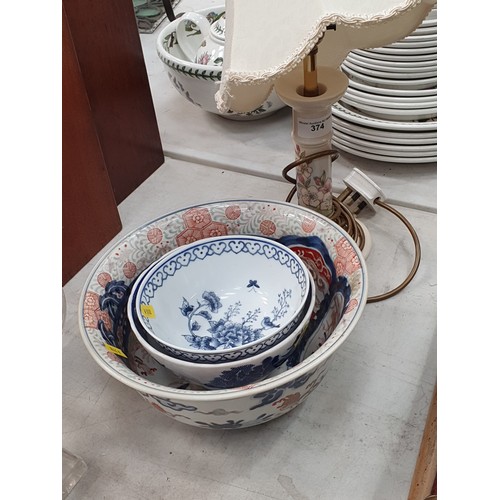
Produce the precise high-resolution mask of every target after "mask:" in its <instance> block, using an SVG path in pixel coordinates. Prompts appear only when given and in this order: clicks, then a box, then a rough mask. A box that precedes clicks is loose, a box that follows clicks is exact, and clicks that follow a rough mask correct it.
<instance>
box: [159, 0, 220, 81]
mask: <svg viewBox="0 0 500 500" xmlns="http://www.w3.org/2000/svg"><path fill="white" fill-rule="evenodd" d="M225 8H226V7H225V5H224V4H221V5H214V6H212V7H206V8H204V9H199V10H195V11H193V12H197V13H198V14H203V15H205V14H208V13H209V12H212V11H214V10H219V9H222V10H225ZM179 23H180V19H175V20H174V21H171V22H170V23H168V24H167V25H166V26H165V27H164V28H163V29H162V30H161V31H160V32H159V33H158V36H157V38H156V51H157V53H158V55H159V56H160V58H162V57H163V58H165V59H166V60H169V61H171V62H172V63H174V64H178V65H180V66H188V67H190V68H193V69H195V70H199V71H209V72H211V73H217V74H222V66H215V65H212V64H198V63H195V62H192V61H188V60H185V59H179V58H178V57H176V56H174V55H173V54H171V53H170V52H168V51H167V50H166V49H165V48H164V47H163V42H164V40H165V38H166V37H167V36H168V35H171V34H172V33H173V32H175V30H176V29H177V26H178V25H179Z"/></svg>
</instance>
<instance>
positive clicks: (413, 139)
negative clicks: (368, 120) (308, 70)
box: [332, 116, 437, 145]
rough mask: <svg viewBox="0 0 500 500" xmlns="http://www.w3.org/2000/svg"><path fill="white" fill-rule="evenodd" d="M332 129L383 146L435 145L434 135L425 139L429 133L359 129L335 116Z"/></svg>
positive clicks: (435, 135) (435, 138) (358, 126)
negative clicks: (382, 144)
mask: <svg viewBox="0 0 500 500" xmlns="http://www.w3.org/2000/svg"><path fill="white" fill-rule="evenodd" d="M332 127H333V130H334V131H340V132H344V133H346V134H348V135H351V136H352V137H357V138H358V139H365V140H367V141H372V142H382V143H384V144H406V145H412V144H427V145H436V144H437V134H436V133H433V135H434V136H433V137H426V135H428V134H429V132H391V131H388V130H377V129H371V128H369V127H361V126H360V125H355V124H354V123H349V122H346V121H344V120H342V119H341V118H337V117H336V116H332Z"/></svg>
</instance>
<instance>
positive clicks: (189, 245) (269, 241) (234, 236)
mask: <svg viewBox="0 0 500 500" xmlns="http://www.w3.org/2000/svg"><path fill="white" fill-rule="evenodd" d="M236 239H241V240H250V241H252V240H253V241H258V242H261V243H266V244H269V245H272V246H275V247H277V248H279V249H281V250H282V251H283V252H285V253H286V254H287V255H289V256H290V257H291V258H293V259H294V260H295V261H296V262H297V264H298V266H299V267H300V269H302V272H303V276H304V277H305V285H304V295H303V296H302V298H301V299H300V302H299V303H298V307H297V309H296V310H295V311H294V312H293V314H292V315H290V316H289V318H288V320H287V322H286V323H285V324H283V325H282V326H281V327H279V328H278V329H277V330H274V331H270V332H268V334H267V335H264V336H263V337H262V338H260V339H257V340H254V341H252V342H248V343H247V344H244V345H243V346H237V347H231V348H227V349H216V350H215V351H209V353H213V354H229V353H233V352H237V351H240V350H241V349H248V348H249V347H252V346H255V345H256V344H259V343H260V342H262V341H264V340H267V339H269V338H271V337H275V336H276V335H279V334H280V332H282V331H283V329H284V328H285V327H286V326H288V325H289V324H290V323H297V320H298V318H299V316H300V315H301V313H302V312H303V310H304V307H305V306H306V305H307V301H308V297H309V290H310V288H311V278H310V274H309V272H308V269H307V266H306V265H305V264H304V262H303V261H302V259H301V258H300V257H299V256H298V255H297V254H296V253H295V252H293V251H292V250H291V249H290V248H289V247H287V246H286V245H283V244H282V243H280V242H279V241H275V240H272V239H270V238H266V237H265V236H259V235H250V234H226V235H221V236H212V237H209V238H203V239H202V240H196V241H193V242H190V243H186V244H185V245H181V246H179V247H176V248H174V249H173V250H171V251H169V252H167V253H166V254H164V255H163V256H162V257H160V258H159V259H158V260H157V261H156V262H155V263H154V264H153V265H152V266H151V267H148V268H147V270H146V271H145V274H144V277H143V279H142V280H141V281H140V284H139V285H138V286H137V300H135V301H134V304H133V306H134V307H135V311H136V314H137V318H138V320H139V324H140V325H141V326H142V327H143V328H145V329H146V330H147V331H148V333H149V335H151V336H152V337H153V338H154V339H155V340H157V341H158V342H160V343H162V344H164V345H165V346H166V347H167V348H170V349H174V350H178V351H182V352H184V353H186V354H198V355H202V354H203V351H202V350H200V349H190V348H186V347H183V346H179V345H176V344H173V343H172V342H171V341H169V340H166V339H162V338H160V337H159V336H158V334H157V333H156V332H154V331H153V330H152V329H150V328H147V327H146V325H145V324H144V321H143V315H142V314H141V313H140V299H139V296H140V294H141V292H142V291H143V290H144V288H145V287H146V286H147V283H148V282H149V281H150V280H151V279H152V276H153V275H154V274H155V273H156V272H157V271H158V270H159V269H160V268H161V267H162V266H163V265H165V263H166V262H168V261H169V260H170V259H173V258H175V257H177V256H179V255H181V254H183V253H185V252H186V251H190V250H192V249H193V248H196V247H198V246H199V245H202V244H210V243H212V242H217V241H221V240H222V241H225V240H236ZM282 267H283V266H282ZM297 288H300V285H299V284H298V282H297ZM296 326H297V325H296ZM287 337H288V335H287ZM176 338H177V336H176Z"/></svg>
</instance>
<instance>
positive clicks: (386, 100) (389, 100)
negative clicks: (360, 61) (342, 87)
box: [344, 87, 437, 109]
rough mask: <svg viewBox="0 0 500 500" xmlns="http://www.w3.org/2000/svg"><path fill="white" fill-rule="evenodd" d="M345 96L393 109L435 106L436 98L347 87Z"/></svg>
mask: <svg viewBox="0 0 500 500" xmlns="http://www.w3.org/2000/svg"><path fill="white" fill-rule="evenodd" d="M344 96H345V97H349V98H350V99H352V100H354V101H356V102H361V103H364V104H371V105H372V106H378V107H380V108H393V109H423V108H435V107H437V98H436V97H435V96H434V97H410V98H405V97H386V96H379V95H376V94H370V93H368V92H360V91H359V90H356V89H353V88H351V87H347V90H346V91H345V94H344Z"/></svg>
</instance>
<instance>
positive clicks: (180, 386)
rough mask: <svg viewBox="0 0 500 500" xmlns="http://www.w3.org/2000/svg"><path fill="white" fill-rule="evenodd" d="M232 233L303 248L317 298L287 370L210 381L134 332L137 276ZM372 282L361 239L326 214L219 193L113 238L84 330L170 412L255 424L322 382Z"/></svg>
mask: <svg viewBox="0 0 500 500" xmlns="http://www.w3.org/2000/svg"><path fill="white" fill-rule="evenodd" d="M222 234H248V235H260V236H266V237H268V238H272V239H275V240H277V241H281V242H282V243H284V244H285V245H287V246H288V247H290V248H291V249H293V250H294V251H295V252H297V253H298V255H300V257H301V259H302V260H303V261H304V262H305V264H306V266H307V267H308V269H309V271H310V272H311V275H312V277H313V280H314V282H315V285H316V300H315V307H314V311H313V314H312V317H311V320H310V322H309V324H308V327H307V328H306V331H305V332H304V334H303V336H302V338H301V341H300V342H299V343H298V345H297V346H296V349H295V350H294V352H293V353H292V354H291V356H290V358H288V360H287V361H286V362H285V363H283V364H282V365H281V367H280V369H279V370H278V372H277V373H273V375H272V376H270V377H268V378H266V379H264V380H262V381H260V382H256V383H254V384H249V385H247V386H243V387H236V388H231V389H218V390H206V389H205V388H203V387H200V386H197V385H194V384H192V383H189V382H186V380H184V379H181V378H179V377H178V376H176V375H175V374H173V373H172V372H171V371H170V370H168V369H166V368H165V367H163V366H162V365H161V364H159V363H158V362H157V361H156V360H155V359H154V358H152V357H151V355H150V354H149V353H148V352H147V351H146V350H145V349H144V348H143V346H142V345H141V344H140V343H139V341H138V340H137V338H136V336H135V335H134V334H133V333H132V330H131V327H130V323H129V321H128V316H127V303H128V298H129V295H130V290H131V285H132V284H133V282H134V280H135V279H137V277H138V276H139V275H140V274H141V272H142V271H143V270H144V269H146V268H147V267H148V266H149V265H151V264H152V263H153V262H154V261H156V260H157V259H159V258H160V257H161V256H162V255H164V254H165V253H166V252H168V251H170V250H172V249H174V248H176V247H178V246H180V245H183V244H185V243H188V242H192V241H195V240H201V239H203V238H207V237H212V236H216V235H222ZM367 288H368V280H367V268H366V263H365V260H364V258H363V255H362V253H361V251H360V249H359V247H358V246H357V245H356V243H355V242H354V241H353V240H352V239H351V237H350V236H349V235H348V234H347V233H346V232H345V231H344V230H343V229H342V228H340V227H339V226H338V225H337V224H335V223H334V222H332V221H331V220H329V219H327V218H326V217H323V216H322V215H320V214H318V213H316V212H314V211H312V210H309V209H307V208H305V207H301V206H298V205H295V204H292V203H287V202H281V201H273V200H259V199H249V200H242V199H233V200H223V201H214V202H211V203H204V204H200V205H196V206H191V207H187V208H182V209H179V210H177V211H174V212H171V213H168V214H166V215H164V216H161V217H158V218H157V219H155V220H152V221H150V222H147V223H145V224H144V225H143V226H141V227H139V228H137V229H135V230H133V231H131V232H130V233H129V234H128V235H126V236H124V237H123V238H122V239H120V240H119V241H118V242H116V243H115V244H114V245H111V246H110V248H109V249H108V250H107V251H106V252H105V254H104V255H103V256H102V258H101V259H100V261H99V262H98V263H97V264H96V265H95V266H94V268H93V270H92V271H91V272H90V274H89V276H88V278H87V281H86V283H85V285H84V287H83V290H82V295H81V299H80V305H79V311H80V312H79V321H80V331H81V336H82V339H83V342H84V344H85V346H86V347H87V349H88V351H89V353H90V355H91V356H92V357H93V359H94V360H95V361H96V363H97V364H98V365H99V366H100V367H101V368H102V369H103V370H105V371H106V372H107V373H108V374H109V375H111V376H112V377H114V378H115V379H116V380H118V381H120V382H122V383H123V384H125V385H126V386H127V387H129V388H131V389H133V390H135V391H137V392H138V393H139V394H140V396H142V397H143V398H144V399H145V400H146V401H147V402H148V403H150V404H151V405H152V406H153V407H154V408H156V409H157V410H159V411H161V412H162V413H164V414H165V415H167V416H169V417H171V418H173V419H175V420H177V421H178V422H183V423H186V424H189V425H193V426H197V427H204V428H213V429H232V428H240V427H248V426H254V425H259V424H262V423H264V422H267V421H269V420H272V419H275V418H279V417H280V416H282V415H284V414H286V413H287V412H289V411H290V410H292V409H293V408H295V407H296V406H297V405H299V404H301V403H303V402H305V401H306V399H307V397H308V396H309V394H311V392H312V391H314V390H315V389H316V388H317V387H318V386H319V385H320V384H321V381H322V380H323V377H324V376H325V374H326V373H327V371H328V369H329V367H330V363H331V360H332V358H333V357H334V355H335V352H336V351H337V349H339V348H340V347H341V345H342V344H343V343H344V342H345V341H346V339H347V338H348V337H349V335H350V334H351V333H352V331H353V329H354V327H355V325H356V324H357V322H358V320H359V318H360V317H361V315H362V313H363V310H364V307H365V304H366V299H367Z"/></svg>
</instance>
